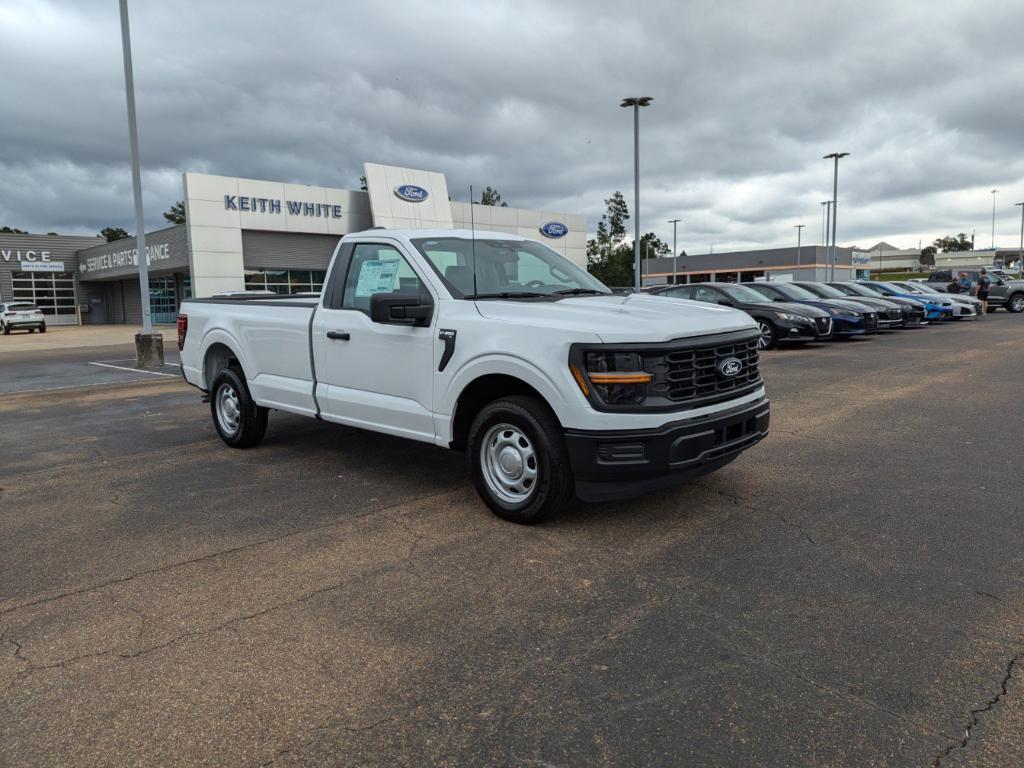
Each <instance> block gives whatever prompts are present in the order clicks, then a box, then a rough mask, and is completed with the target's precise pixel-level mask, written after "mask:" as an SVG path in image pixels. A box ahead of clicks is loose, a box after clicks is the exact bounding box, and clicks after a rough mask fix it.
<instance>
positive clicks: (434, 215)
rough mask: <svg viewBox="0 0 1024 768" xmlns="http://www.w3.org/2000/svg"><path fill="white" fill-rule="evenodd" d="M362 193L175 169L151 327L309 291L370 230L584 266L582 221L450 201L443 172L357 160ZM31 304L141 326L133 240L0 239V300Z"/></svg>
mask: <svg viewBox="0 0 1024 768" xmlns="http://www.w3.org/2000/svg"><path fill="white" fill-rule="evenodd" d="M364 172H365V175H366V190H365V191H363V190H348V189H332V188H328V187H311V186H305V185H302V184H287V183H282V182H274V181H260V180H256V179H242V178H234V177H227V176H213V175H209V174H201V173H191V172H187V173H185V174H184V175H183V193H184V200H185V213H186V223H185V224H181V225H177V226H171V227H167V228H165V229H160V230H156V231H154V232H148V233H146V252H147V256H148V264H149V302H150V310H151V313H152V318H153V322H155V323H172V322H174V319H175V316H176V315H177V312H178V307H179V306H180V304H181V302H182V300H183V299H186V298H190V297H192V296H210V295H213V294H215V293H222V292H225V291H243V290H270V291H274V292H276V293H294V292H297V291H318V290H320V288H321V286H322V285H323V281H324V277H325V274H326V271H327V266H328V264H329V263H330V260H331V256H332V255H333V253H334V249H335V247H336V246H337V244H338V240H339V239H340V238H341V236H342V235H344V234H347V233H349V232H360V231H363V230H367V229H371V228H374V227H383V228H387V229H400V228H401V229H407V228H415V229H451V228H457V229H463V228H464V229H469V228H470V227H471V226H473V227H475V228H476V229H477V230H490V231H498V232H508V233H512V234H517V235H522V236H524V237H529V238H534V239H539V240H541V241H543V242H544V243H546V244H547V245H548V246H550V247H551V248H552V249H554V250H556V251H558V252H559V253H561V254H563V255H564V256H566V257H567V258H569V259H570V260H572V261H574V262H575V263H577V264H580V265H585V264H586V239H587V228H586V217H585V216H583V215H581V214H573V213H566V212H562V211H540V210H527V209H523V208H508V207H495V206H486V205H479V204H472V205H471V204H470V203H462V202H455V201H452V200H450V199H449V196H448V186H447V182H446V179H445V176H444V174H443V173H437V172H433V171H419V170H414V169H411V168H400V167H397V166H387V165H379V164H376V163H366V164H365V165H364ZM7 301H31V302H33V303H35V304H37V305H38V306H39V307H40V308H41V309H42V310H43V312H44V313H45V314H46V315H47V322H48V323H50V324H53V325H72V324H77V323H78V322H84V323H89V324H95V323H129V324H138V323H141V322H142V300H141V294H140V291H139V280H138V249H137V246H136V241H135V238H134V237H131V238H125V239H123V240H117V241H115V242H112V243H107V242H104V241H103V239H102V238H96V237H76V236H63V235H26V234H6V233H0V303H2V302H7Z"/></svg>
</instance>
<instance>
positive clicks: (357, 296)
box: [341, 243, 422, 314]
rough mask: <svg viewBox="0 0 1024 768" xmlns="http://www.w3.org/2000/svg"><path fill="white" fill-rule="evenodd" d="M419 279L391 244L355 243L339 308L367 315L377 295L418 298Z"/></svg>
mask: <svg viewBox="0 0 1024 768" xmlns="http://www.w3.org/2000/svg"><path fill="white" fill-rule="evenodd" d="M421 289H422V284H421V283H420V278H419V276H418V275H417V274H416V272H415V271H413V268H412V267H410V266H409V262H408V261H406V260H405V257H404V256H402V254H401V253H400V252H399V251H398V249H396V248H394V247H393V246H390V245H382V244H379V243H358V244H357V245H356V246H355V248H354V249H353V251H352V261H351V263H350V265H349V268H348V275H347V276H346V278H345V292H344V298H343V300H342V307H341V308H342V309H356V310H359V311H360V312H365V313H367V314H369V313H370V297H371V296H373V295H374V294H376V293H389V294H391V293H393V294H402V295H412V296H418V295H419V294H420V291H421Z"/></svg>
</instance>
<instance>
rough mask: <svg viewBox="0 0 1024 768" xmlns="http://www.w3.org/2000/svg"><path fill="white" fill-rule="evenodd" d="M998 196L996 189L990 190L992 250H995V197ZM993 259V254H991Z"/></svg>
mask: <svg viewBox="0 0 1024 768" xmlns="http://www.w3.org/2000/svg"><path fill="white" fill-rule="evenodd" d="M998 194H999V190H998V189H993V190H992V250H993V251H994V250H995V249H996V195H998ZM993 258H994V254H993Z"/></svg>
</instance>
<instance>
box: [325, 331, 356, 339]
mask: <svg viewBox="0 0 1024 768" xmlns="http://www.w3.org/2000/svg"><path fill="white" fill-rule="evenodd" d="M327 338H328V339H334V340H335V341H348V340H349V338H351V337H350V336H349V334H348V331H328V332H327Z"/></svg>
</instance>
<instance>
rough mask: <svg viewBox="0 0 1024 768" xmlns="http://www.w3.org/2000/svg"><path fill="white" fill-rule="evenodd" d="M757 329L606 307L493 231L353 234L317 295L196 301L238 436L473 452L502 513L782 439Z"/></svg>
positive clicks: (663, 476) (224, 421) (642, 302)
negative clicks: (411, 444)
mask: <svg viewBox="0 0 1024 768" xmlns="http://www.w3.org/2000/svg"><path fill="white" fill-rule="evenodd" d="M757 339H758V332H757V326H756V324H755V323H754V322H753V320H751V319H750V317H749V316H748V315H746V314H744V313H742V312H739V311H736V310H734V309H728V308H725V307H717V306H712V305H708V304H697V303H694V302H690V301H683V300H680V299H670V298H665V297H660V296H648V295H644V294H634V295H631V296H619V295H615V294H612V293H611V291H609V290H608V288H606V287H605V286H604V285H603V284H602V283H600V282H599V281H598V280H596V279H595V278H593V277H592V276H591V275H589V274H588V273H587V272H586V271H585V270H583V269H581V268H580V267H578V266H576V265H575V264H573V263H572V262H571V261H569V260H568V259H566V258H565V257H563V256H561V255H560V254H558V253H556V252H555V251H553V250H552V249H551V248H549V247H547V246H546V245H543V244H541V243H539V242H537V241H534V240H529V239H525V238H522V237H517V236H515V235H508V234H503V233H498V232H479V231H478V232H476V233H475V234H474V233H472V232H470V231H461V230H444V231H437V230H387V229H378V230H370V231H366V232H359V233H355V234H350V235H346V236H345V237H344V238H343V239H342V240H341V242H340V243H339V244H338V247H337V249H336V250H335V252H334V257H333V259H332V260H331V266H330V268H329V270H328V274H327V279H326V282H325V284H324V288H323V292H322V293H321V294H320V295H319V296H318V295H315V294H306V295H302V294H296V295H291V296H271V295H239V296H230V297H222V298H208V299H190V300H187V301H185V302H184V303H183V304H182V306H181V314H180V315H179V317H178V347H179V349H180V350H181V363H182V372H183V374H184V377H185V379H186V380H187V381H188V383H190V384H193V385H194V386H196V387H198V388H199V389H201V390H202V391H203V392H204V399H208V400H209V402H210V408H211V412H212V415H213V422H214V425H215V426H216V429H217V432H218V433H219V434H220V436H221V438H223V440H224V442H226V443H227V444H228V445H230V446H233V447H236V448H248V447H250V446H253V445H255V444H256V443H258V442H259V441H260V440H261V439H262V437H263V435H264V432H265V431H266V428H267V415H268V412H269V411H270V410H272V409H273V410H280V411H288V412H291V413H297V414H302V415H304V416H309V417H312V418H316V419H322V420H324V421H330V422H335V423H338V424H346V425H350V426H354V427H360V428H363V429H368V430H374V431H377V432H384V433H387V434H390V435H398V436H400V437H407V438H410V439H413V440H420V441H423V442H426V443H433V444H434V445H438V446H441V447H444V448H451V449H454V450H459V451H465V452H466V453H468V455H469V463H470V468H471V473H472V477H473V483H474V485H475V486H476V489H477V491H478V492H479V494H480V496H481V497H482V498H483V500H484V502H486V504H487V505H488V506H489V507H490V508H491V509H492V510H493V511H494V512H495V514H497V515H499V516H500V517H502V518H504V519H506V520H511V521H514V522H518V523H533V522H537V521H539V520H541V519H542V518H544V517H545V516H546V515H548V514H550V513H551V512H553V511H555V510H557V509H559V508H560V507H562V506H563V505H564V504H565V503H566V502H568V501H569V500H570V499H571V498H572V497H573V495H576V496H578V497H579V498H581V499H583V500H590V501H593V500H603V499H611V498H621V497H625V496H631V495H636V494H638V493H641V492H643V491H646V490H649V489H652V488H658V487H663V486H666V485H670V484H672V483H675V482H679V481H682V480H685V479H687V478H692V477H696V476H699V475H703V474H706V473H708V472H711V471H713V470H715V469H718V468H719V467H722V466H724V465H725V464H728V463H729V462H730V461H732V460H733V459H734V458H736V456H738V455H739V454H740V452H741V451H743V450H745V449H746V448H749V447H750V446H752V445H754V444H755V443H756V442H758V441H759V440H761V439H762V438H764V437H765V436H766V435H767V433H768V418H769V416H768V401H767V400H766V399H765V391H764V386H763V384H762V381H761V374H760V370H759V366H758V352H757Z"/></svg>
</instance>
